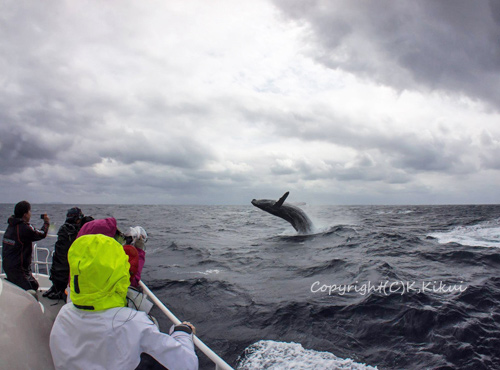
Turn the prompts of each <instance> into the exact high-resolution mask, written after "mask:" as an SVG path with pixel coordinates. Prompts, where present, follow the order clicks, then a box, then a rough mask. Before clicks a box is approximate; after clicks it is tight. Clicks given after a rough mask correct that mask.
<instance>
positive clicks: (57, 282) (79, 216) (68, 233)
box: [43, 207, 93, 301]
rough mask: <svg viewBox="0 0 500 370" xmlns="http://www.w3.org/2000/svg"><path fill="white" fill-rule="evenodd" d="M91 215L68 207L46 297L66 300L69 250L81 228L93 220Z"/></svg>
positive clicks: (58, 237)
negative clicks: (50, 284) (85, 214)
mask: <svg viewBox="0 0 500 370" xmlns="http://www.w3.org/2000/svg"><path fill="white" fill-rule="evenodd" d="M92 220H93V218H92V217H91V216H84V215H83V212H82V210H81V209H80V208H78V207H72V208H70V209H68V212H67V213H66V221H65V222H64V224H63V225H62V226H61V227H60V228H59V231H58V232H57V241H56V244H55V245H54V254H53V255H52V267H51V268H50V280H51V281H52V286H51V287H50V289H48V290H47V291H46V292H45V293H43V296H44V297H47V298H49V299H57V300H59V299H62V300H64V301H66V294H65V292H64V291H65V289H66V287H67V286H68V279H69V264H68V251H69V247H71V244H72V243H73V242H74V241H75V239H76V236H77V235H78V231H80V228H81V227H82V226H83V225H84V224H85V223H86V222H88V221H92Z"/></svg>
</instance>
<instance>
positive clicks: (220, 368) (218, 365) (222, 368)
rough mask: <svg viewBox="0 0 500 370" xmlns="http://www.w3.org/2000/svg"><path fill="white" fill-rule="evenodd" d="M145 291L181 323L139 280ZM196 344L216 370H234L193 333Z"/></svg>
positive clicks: (175, 320)
mask: <svg viewBox="0 0 500 370" xmlns="http://www.w3.org/2000/svg"><path fill="white" fill-rule="evenodd" d="M139 285H140V286H141V288H142V290H143V292H144V293H145V294H146V295H147V296H148V297H149V298H150V299H151V300H152V301H153V303H154V304H155V305H156V306H157V307H158V308H159V309H160V310H161V311H162V312H163V313H164V314H165V316H167V317H168V318H169V319H170V321H172V323H173V324H174V325H179V324H181V321H180V320H179V319H178V318H177V317H176V316H175V315H174V314H173V313H172V312H171V311H170V310H169V309H168V308H167V307H166V306H165V305H164V304H163V303H162V302H161V301H160V300H159V299H158V298H157V297H156V296H155V295H154V293H153V292H152V291H151V290H149V288H148V287H147V286H146V284H144V283H143V282H142V281H139ZM193 342H194V345H195V346H196V347H197V348H198V349H199V350H200V351H201V352H203V353H204V354H205V356H207V357H208V358H209V359H210V360H212V362H213V363H215V370H233V368H232V367H231V366H229V365H228V364H227V363H226V362H225V361H224V360H223V359H222V358H220V357H219V355H217V354H216V353H215V352H214V351H212V350H211V349H210V348H209V347H208V346H207V345H206V344H205V343H203V342H202V341H201V340H200V339H199V338H198V337H197V336H196V335H193Z"/></svg>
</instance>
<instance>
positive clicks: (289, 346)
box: [237, 340, 377, 370]
mask: <svg viewBox="0 0 500 370" xmlns="http://www.w3.org/2000/svg"><path fill="white" fill-rule="evenodd" d="M237 369H238V370H257V369H268V370H286V369H294V370H295V369H296V370H306V369H307V370H309V369H332V370H333V369H342V370H343V369H349V370H373V369H377V367H373V366H369V365H365V364H360V363H357V362H354V361H353V360H351V359H343V358H340V357H337V356H335V355H334V354H332V353H329V352H319V351H314V350H310V349H304V347H302V345H301V344H299V343H286V342H275V341H271V340H261V341H259V342H257V343H254V344H252V345H251V346H249V347H248V348H247V349H246V350H245V355H244V357H243V359H242V360H241V361H240V363H239V364H238V367H237Z"/></svg>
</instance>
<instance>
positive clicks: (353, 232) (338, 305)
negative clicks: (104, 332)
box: [0, 205, 500, 369]
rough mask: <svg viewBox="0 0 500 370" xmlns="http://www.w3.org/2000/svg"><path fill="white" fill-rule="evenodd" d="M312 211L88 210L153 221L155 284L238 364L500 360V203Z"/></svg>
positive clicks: (151, 273) (4, 208)
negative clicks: (299, 216) (302, 224)
mask: <svg viewBox="0 0 500 370" xmlns="http://www.w3.org/2000/svg"><path fill="white" fill-rule="evenodd" d="M68 208H70V206H67V205H33V215H34V216H33V220H32V221H33V223H34V224H35V225H36V226H40V225H41V221H40V220H39V219H37V218H38V217H35V216H36V215H37V214H38V213H44V212H47V213H49V215H50V216H51V220H52V221H53V223H54V225H53V227H52V229H51V233H53V234H55V233H56V232H57V228H58V227H59V226H60V225H61V223H62V222H63V219H64V214H65V211H66V210H67V209H68ZM301 208H302V209H303V210H304V211H305V212H306V213H307V214H308V215H309V216H310V218H311V219H312V220H313V221H314V224H315V227H316V229H315V232H314V233H313V234H312V235H297V234H296V232H295V230H294V229H293V228H292V227H291V226H290V225H289V224H288V223H286V222H285V221H283V220H281V219H279V218H276V217H274V216H271V215H269V214H267V213H264V212H263V211H261V210H259V209H257V208H254V207H252V206H251V205H248V206H220V207H218V206H125V205H115V206H110V205H102V206H101V205H92V206H90V205H88V206H82V209H83V211H84V213H85V214H88V215H93V216H94V217H96V218H102V217H109V216H113V217H115V218H116V219H117V221H118V225H119V228H121V229H125V228H126V227H128V226H135V225H141V226H143V227H144V228H145V229H146V230H147V231H148V234H149V237H150V238H149V241H148V243H147V259H146V265H145V267H144V270H143V280H144V281H145V282H146V284H147V285H148V286H149V287H150V288H151V289H152V290H153V291H154V292H155V293H156V294H157V295H158V297H159V298H160V299H161V300H163V301H164V302H165V303H166V304H167V306H169V307H170V308H171V310H172V311H173V312H174V313H175V314H176V315H177V316H178V317H179V318H181V319H185V320H189V321H191V322H192V323H194V324H195V325H196V326H197V329H198V334H199V336H200V338H201V339H202V340H203V341H204V342H205V343H206V344H208V345H209V346H210V347H211V348H212V349H213V350H215V351H216V352H217V353H219V354H220V355H221V356H222V357H223V358H224V359H225V360H226V361H227V362H229V363H230V364H231V365H232V366H234V367H240V368H241V369H261V368H276V369H277V368H280V369H286V368H295V369H308V368H325V369H326V368H340V367H342V366H344V368H346V367H347V366H351V367H350V368H370V367H372V366H373V367H378V368H379V369H402V368H404V369H423V368H443V369H445V368H450V369H452V368H457V369H492V368H498V364H499V363H500V309H499V308H498V307H500V277H498V275H499V271H500V249H499V248H500V226H499V222H500V206H429V207H427V206H393V207H383V206H351V207H348V206H321V207H320V206H307V205H304V206H301ZM12 209H13V205H1V206H0V216H1V219H2V223H3V226H2V227H0V229H2V230H5V227H6V220H7V218H8V216H9V215H10V213H12ZM39 224H40V225H39ZM54 241H55V240H54V239H49V238H48V239H47V240H45V241H43V242H42V243H41V244H42V245H46V246H48V247H50V248H52V245H53V243H54ZM153 314H154V315H155V316H156V317H157V318H159V319H160V320H159V321H160V325H161V327H162V328H163V329H164V330H166V329H167V328H168V327H169V323H168V320H167V319H163V318H162V316H161V313H160V312H159V311H153ZM200 358H201V368H212V367H210V366H208V362H207V361H206V359H204V358H203V356H202V355H200Z"/></svg>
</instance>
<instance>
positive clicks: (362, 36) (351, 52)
mask: <svg viewBox="0 0 500 370" xmlns="http://www.w3.org/2000/svg"><path fill="white" fill-rule="evenodd" d="M274 3H275V4H276V6H277V7H278V8H280V9H281V10H282V11H283V14H285V15H286V16H287V17H289V18H290V19H293V20H294V21H298V22H305V23H306V24H308V25H309V27H310V29H311V31H312V34H311V40H308V41H309V42H311V41H312V42H314V43H315V44H316V48H315V49H314V50H313V51H311V55H312V57H313V58H314V59H316V60H317V61H318V62H320V63H322V64H324V65H326V66H327V67H330V68H341V69H344V70H347V71H351V72H354V73H356V74H357V75H358V76H365V77H366V78H368V79H371V80H375V81H377V82H380V83H383V84H387V85H390V86H393V87H395V88H396V89H399V90H404V89H428V90H442V91H447V92H450V93H452V94H457V95H460V94H465V95H467V96H469V97H471V98H473V99H481V100H483V101H485V102H488V103H490V104H493V105H494V106H496V109H497V110H498V109H500V43H499V42H498V40H499V38H500V5H499V3H498V1H495V0H489V1H488V0H477V1H469V0H443V1H434V0H420V1H413V2H412V1H392V0H381V1H364V2H359V1H354V2H353V1H349V0H334V1H322V0H318V1H314V2H303V1H300V0H295V1H284V0H274Z"/></svg>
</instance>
